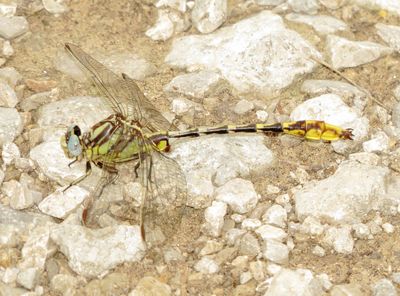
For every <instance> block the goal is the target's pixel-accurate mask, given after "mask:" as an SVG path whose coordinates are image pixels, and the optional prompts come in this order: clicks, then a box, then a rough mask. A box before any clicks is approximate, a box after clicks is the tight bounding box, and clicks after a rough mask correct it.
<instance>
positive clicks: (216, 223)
mask: <svg viewBox="0 0 400 296" xmlns="http://www.w3.org/2000/svg"><path fill="white" fill-rule="evenodd" d="M227 208H228V206H227V205H226V203H224V202H222V201H213V202H212V204H211V206H209V207H208V208H207V209H206V210H205V211H204V218H205V221H206V223H205V224H204V228H205V231H206V232H207V233H208V234H210V235H212V236H214V237H218V236H220V235H221V231H222V227H223V226H224V217H225V215H226V212H227Z"/></svg>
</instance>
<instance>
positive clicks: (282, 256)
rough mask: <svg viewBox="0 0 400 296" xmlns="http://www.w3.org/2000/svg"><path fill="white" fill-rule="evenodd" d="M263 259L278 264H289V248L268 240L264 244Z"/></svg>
mask: <svg viewBox="0 0 400 296" xmlns="http://www.w3.org/2000/svg"><path fill="white" fill-rule="evenodd" d="M263 257H264V258H265V259H267V260H270V261H272V262H274V263H277V264H287V263H288V262H289V248H288V247H287V245H285V244H284V243H281V242H279V241H275V240H267V241H265V242H264V248H263Z"/></svg>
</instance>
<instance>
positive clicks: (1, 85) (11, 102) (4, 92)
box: [0, 80, 18, 108]
mask: <svg viewBox="0 0 400 296" xmlns="http://www.w3.org/2000/svg"><path fill="white" fill-rule="evenodd" d="M17 104H18V98H17V95H16V93H15V91H14V89H13V88H12V87H11V86H10V85H8V83H6V82H4V81H1V80H0V106H1V107H7V108H14V107H15V105H17Z"/></svg>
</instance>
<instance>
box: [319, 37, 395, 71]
mask: <svg viewBox="0 0 400 296" xmlns="http://www.w3.org/2000/svg"><path fill="white" fill-rule="evenodd" d="M326 43H327V49H328V51H329V52H330V55H331V61H332V66H333V67H334V68H335V69H341V68H349V67H357V66H359V65H363V64H366V63H369V62H372V61H375V60H376V59H378V58H380V57H382V56H385V55H388V54H391V53H392V52H393V49H391V48H390V47H386V46H383V45H380V44H379V43H375V42H371V41H352V40H348V39H346V38H342V37H338V36H335V35H329V36H328V37H327V41H326Z"/></svg>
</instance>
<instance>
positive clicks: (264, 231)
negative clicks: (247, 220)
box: [255, 225, 288, 242]
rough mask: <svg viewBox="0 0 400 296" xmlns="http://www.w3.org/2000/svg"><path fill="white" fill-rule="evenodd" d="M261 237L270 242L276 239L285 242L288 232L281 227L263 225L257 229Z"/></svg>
mask: <svg viewBox="0 0 400 296" xmlns="http://www.w3.org/2000/svg"><path fill="white" fill-rule="evenodd" d="M255 232H256V233H257V234H258V235H260V237H261V238H262V239H263V240H264V241H265V242H268V241H270V240H275V241H278V242H284V241H285V240H286V238H287V236H288V234H287V233H286V232H285V231H284V230H283V229H281V228H279V227H275V226H272V225H262V226H260V227H259V228H257V230H256V231H255Z"/></svg>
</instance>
